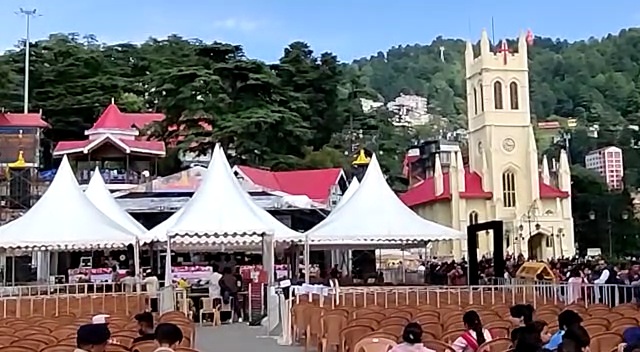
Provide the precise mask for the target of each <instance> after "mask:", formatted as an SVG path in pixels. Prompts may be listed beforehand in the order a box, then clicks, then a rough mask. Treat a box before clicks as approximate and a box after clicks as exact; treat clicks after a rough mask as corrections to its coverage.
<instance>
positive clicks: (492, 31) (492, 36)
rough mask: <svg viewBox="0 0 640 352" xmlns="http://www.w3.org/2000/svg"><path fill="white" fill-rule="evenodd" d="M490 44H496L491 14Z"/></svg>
mask: <svg viewBox="0 0 640 352" xmlns="http://www.w3.org/2000/svg"><path fill="white" fill-rule="evenodd" d="M491 45H492V46H494V45H496V24H495V22H494V21H493V16H491Z"/></svg>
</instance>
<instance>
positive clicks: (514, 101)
mask: <svg viewBox="0 0 640 352" xmlns="http://www.w3.org/2000/svg"><path fill="white" fill-rule="evenodd" d="M509 99H510V100H511V110H518V109H519V104H518V83H516V82H511V83H509Z"/></svg>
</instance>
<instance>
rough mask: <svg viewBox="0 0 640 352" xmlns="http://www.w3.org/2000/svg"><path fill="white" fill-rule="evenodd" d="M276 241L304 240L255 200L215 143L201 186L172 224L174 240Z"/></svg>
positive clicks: (181, 241) (226, 242)
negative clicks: (267, 239)
mask: <svg viewBox="0 0 640 352" xmlns="http://www.w3.org/2000/svg"><path fill="white" fill-rule="evenodd" d="M265 234H266V235H273V237H274V240H275V241H280V242H290V241H303V240H304V235H303V234H301V233H298V232H296V231H294V230H292V229H290V228H289V227H287V226H286V225H284V224H283V223H281V222H280V221H278V220H277V219H276V218H274V217H273V216H271V214H269V213H268V212H267V211H266V210H264V209H262V208H261V207H259V206H258V205H257V204H255V203H254V202H253V200H252V199H251V197H250V196H249V194H248V193H247V192H245V191H244V190H243V189H242V188H241V187H240V184H239V183H238V180H237V179H236V178H235V176H234V175H233V172H232V171H231V167H230V166H229V162H228V161H227V157H226V156H225V155H224V152H223V151H222V148H221V147H220V146H219V145H216V147H215V149H214V151H213V155H212V158H211V163H210V164H209V167H208V169H207V173H206V174H205V175H204V178H203V181H202V184H201V185H200V188H198V190H197V191H196V193H195V194H194V195H193V197H192V198H191V200H189V202H188V203H187V204H186V205H185V206H184V208H183V209H182V214H180V216H179V217H178V218H177V219H176V221H175V223H174V224H173V225H172V226H169V229H168V230H167V235H168V236H169V237H171V241H172V242H174V241H175V242H177V243H182V244H231V245H233V244H237V245H246V244H259V243H261V242H262V235H265Z"/></svg>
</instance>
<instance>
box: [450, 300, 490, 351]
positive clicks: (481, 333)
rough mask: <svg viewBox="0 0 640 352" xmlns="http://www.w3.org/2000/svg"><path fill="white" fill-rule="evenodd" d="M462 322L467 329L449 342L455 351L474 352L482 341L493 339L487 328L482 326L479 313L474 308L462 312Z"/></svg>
mask: <svg viewBox="0 0 640 352" xmlns="http://www.w3.org/2000/svg"><path fill="white" fill-rule="evenodd" d="M462 322H463V323H464V328H465V329H466V330H467V331H465V332H464V333H462V335H460V337H458V338H457V339H456V340H455V341H453V343H452V344H451V347H453V349H454V350H455V351H456V352H475V351H477V350H478V348H479V347H480V346H481V345H482V344H483V343H485V342H487V341H491V340H493V338H492V337H491V333H490V332H489V330H487V329H485V328H483V327H482V322H481V321H480V315H478V313H477V312H476V311H475V310H470V311H468V312H466V313H464V315H463V316H462Z"/></svg>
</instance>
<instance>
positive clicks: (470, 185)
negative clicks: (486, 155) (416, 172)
mask: <svg viewBox="0 0 640 352" xmlns="http://www.w3.org/2000/svg"><path fill="white" fill-rule="evenodd" d="M442 178H443V180H442V181H443V182H442V184H443V192H442V194H440V195H436V191H435V183H434V182H433V177H429V178H427V179H426V180H424V181H422V182H420V183H418V184H416V185H415V186H413V187H411V188H410V189H409V190H408V191H406V192H405V193H403V194H401V195H400V199H401V200H402V201H403V202H404V204H406V205H407V206H410V207H411V206H414V205H420V204H427V203H433V202H438V201H442V200H449V199H451V191H450V188H449V180H450V178H449V173H448V172H443V173H442ZM464 183H465V190H464V192H460V198H463V199H491V198H492V197H493V193H491V192H487V191H485V190H484V189H483V188H482V176H480V174H478V173H477V172H474V171H469V170H468V169H467V170H465V173H464ZM566 197H569V194H568V193H567V192H564V191H561V190H559V189H557V188H555V187H553V186H550V185H547V184H545V183H543V182H542V181H540V198H541V199H549V198H566Z"/></svg>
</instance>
